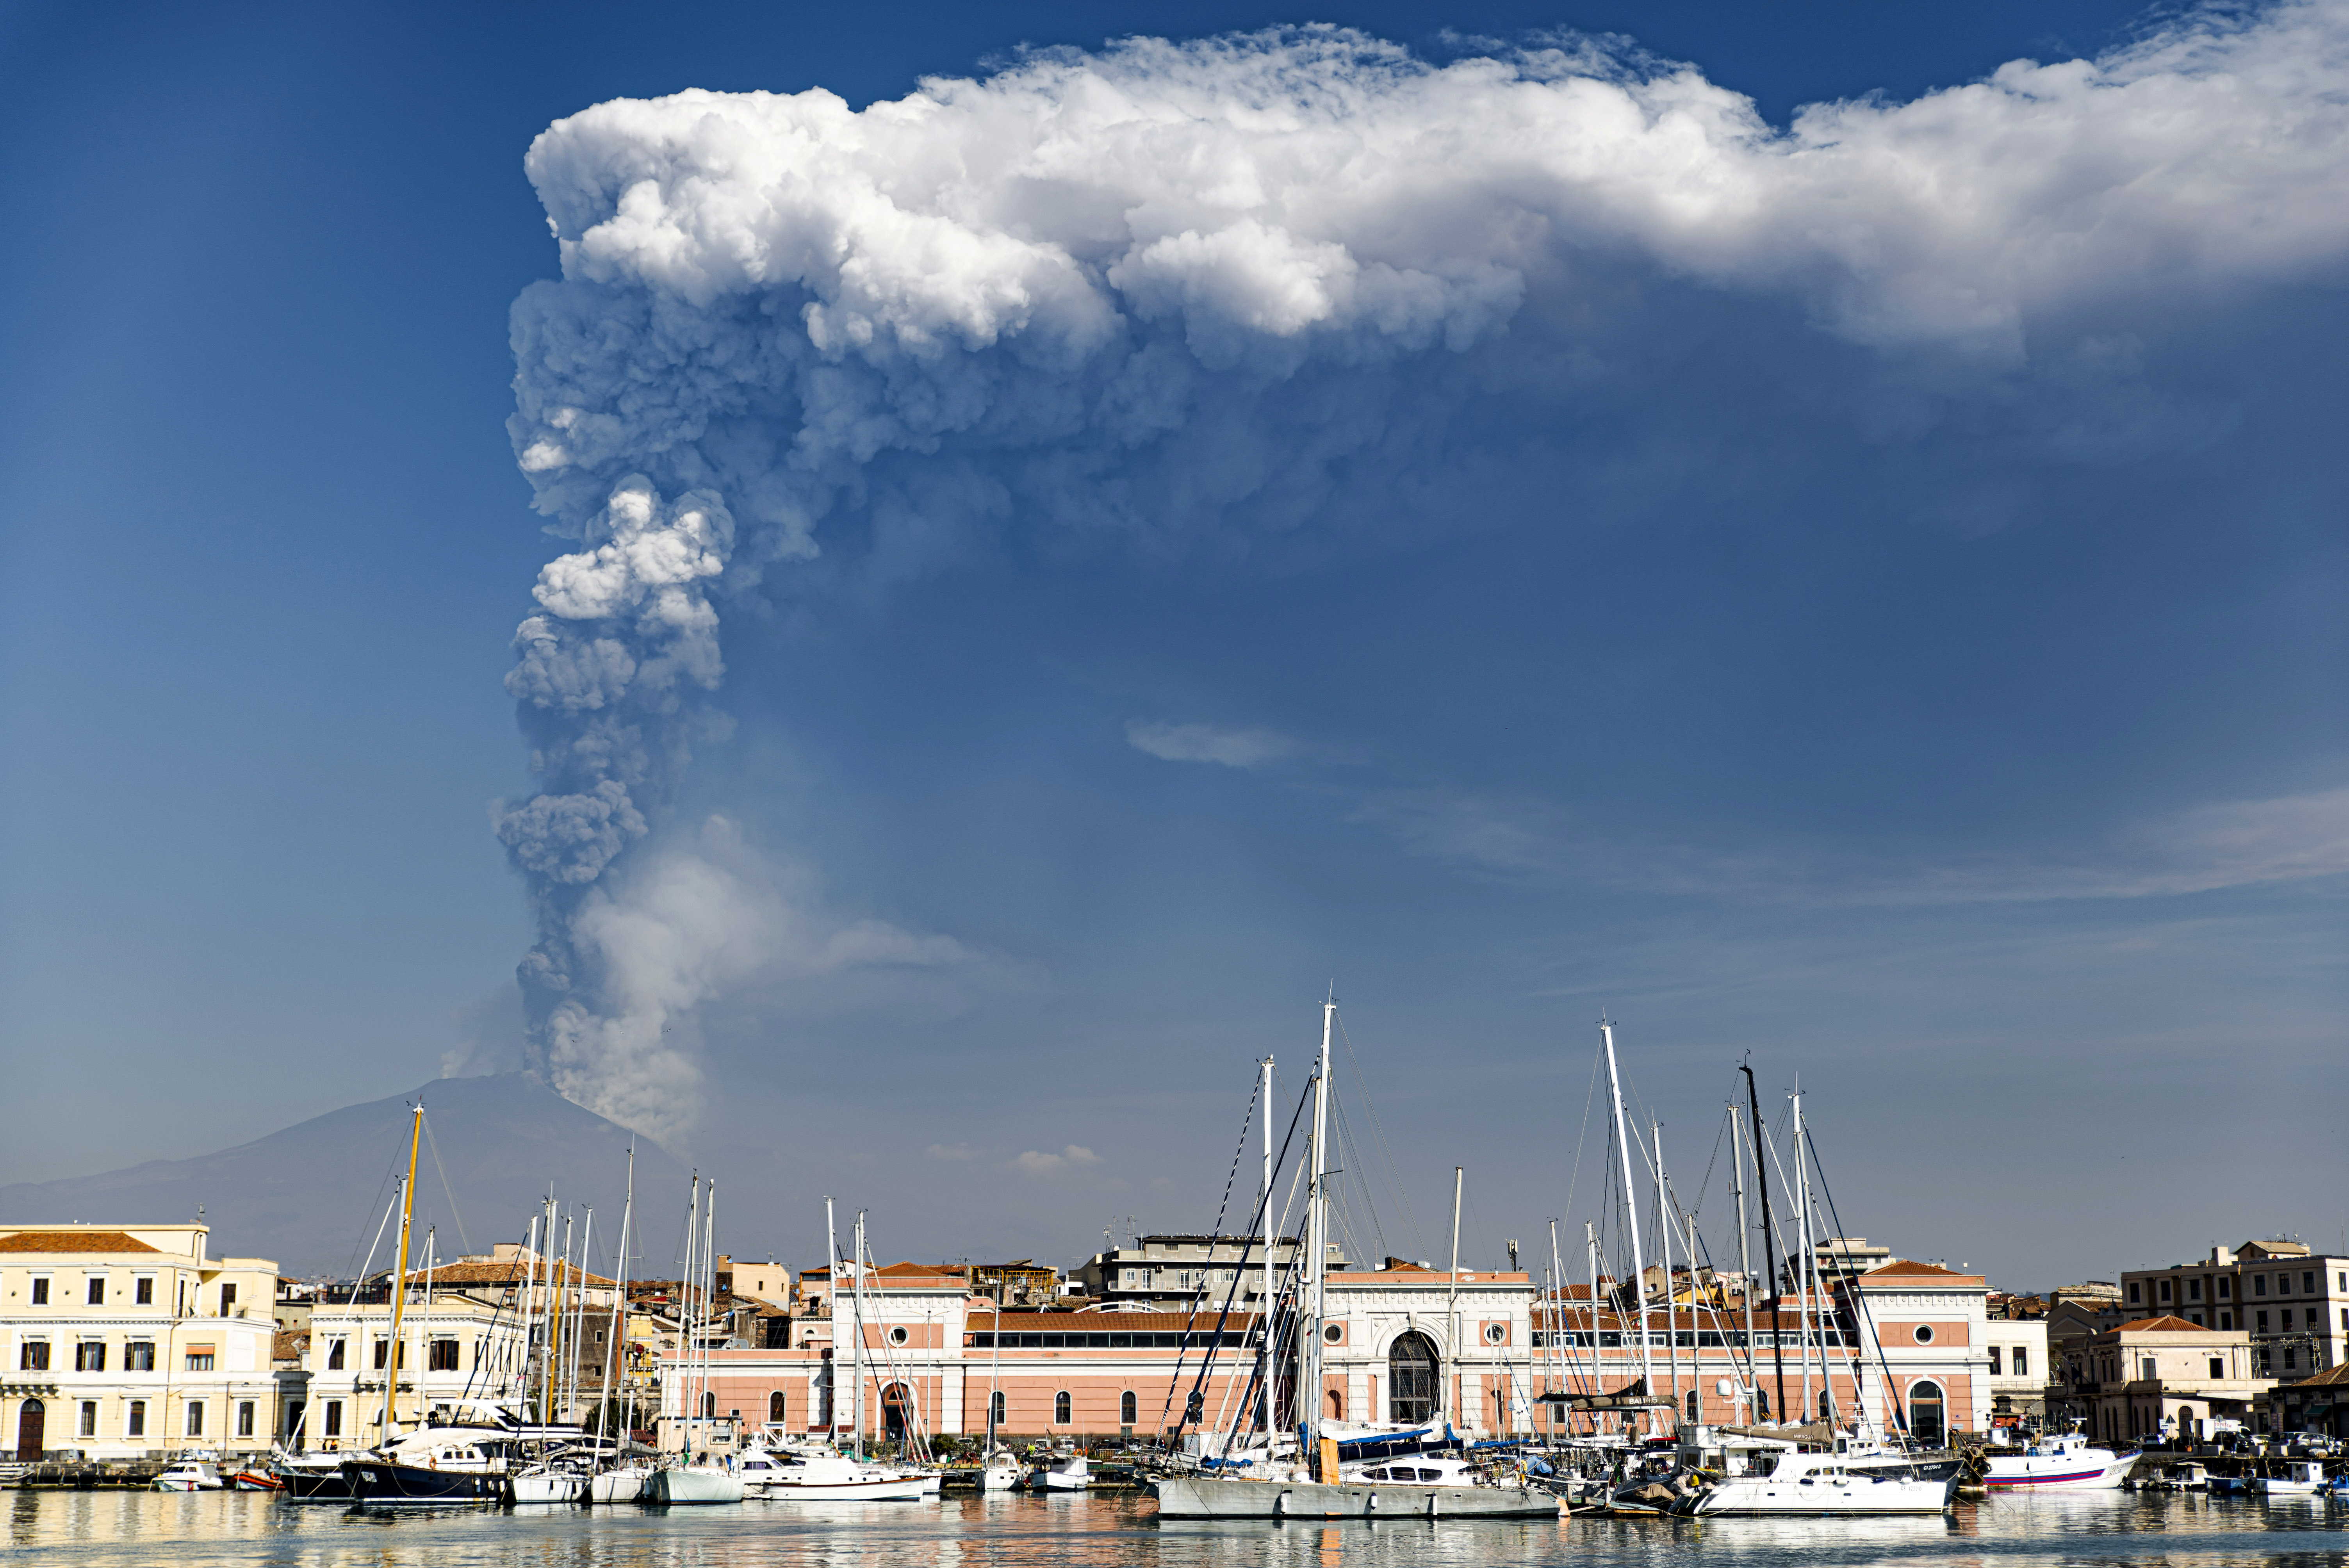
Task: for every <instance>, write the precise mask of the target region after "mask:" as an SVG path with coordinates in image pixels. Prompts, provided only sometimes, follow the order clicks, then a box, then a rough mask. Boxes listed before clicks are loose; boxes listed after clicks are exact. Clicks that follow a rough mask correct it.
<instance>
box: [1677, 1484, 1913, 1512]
mask: <svg viewBox="0 0 2349 1568" xmlns="http://www.w3.org/2000/svg"><path fill="white" fill-rule="evenodd" d="M1956 1490H1957V1482H1956V1480H1954V1479H1952V1480H1878V1479H1874V1478H1868V1477H1857V1476H1855V1477H1853V1478H1851V1481H1850V1483H1849V1484H1847V1485H1841V1486H1828V1485H1824V1484H1822V1485H1817V1486H1803V1485H1800V1484H1786V1485H1777V1484H1774V1483H1772V1482H1771V1481H1770V1480H1769V1479H1768V1478H1767V1477H1759V1478H1745V1477H1740V1478H1739V1479H1737V1480H1727V1481H1723V1482H1722V1483H1721V1484H1720V1485H1719V1486H1716V1487H1714V1488H1713V1490H1712V1491H1707V1492H1704V1493H1702V1494H1701V1495H1700V1496H1699V1497H1698V1498H1697V1499H1696V1500H1695V1501H1693V1502H1692V1503H1691V1504H1690V1505H1689V1506H1688V1507H1687V1509H1686V1510H1685V1511H1686V1512H1687V1513H1689V1514H1692V1515H1693V1516H1694V1517H1696V1518H1699V1519H1842V1518H1856V1519H1857V1518H1884V1517H1889V1516H1893V1515H1899V1514H1912V1515H1913V1514H1934V1513H1940V1512H1942V1511H1945V1510H1947V1509H1948V1507H1949V1506H1950V1496H1951V1493H1952V1492H1953V1491H1956Z"/></svg>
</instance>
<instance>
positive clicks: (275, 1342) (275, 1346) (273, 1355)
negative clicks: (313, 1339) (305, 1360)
mask: <svg viewBox="0 0 2349 1568" xmlns="http://www.w3.org/2000/svg"><path fill="white" fill-rule="evenodd" d="M309 1347H310V1336H308V1335H306V1334H305V1333H303V1332H302V1331H301V1330H300V1329H298V1328H281V1329H279V1330H278V1331H277V1332H276V1333H274V1334H273V1335H271V1336H269V1358H270V1359H271V1360H272V1361H299V1360H300V1359H302V1357H303V1354H304V1353H305V1351H307V1350H308V1349H309Z"/></svg>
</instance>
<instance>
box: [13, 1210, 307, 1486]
mask: <svg viewBox="0 0 2349 1568" xmlns="http://www.w3.org/2000/svg"><path fill="white" fill-rule="evenodd" d="M210 1235H211V1229H210V1227H209V1226H206V1225H201V1224H192V1225H139V1224H129V1225H100V1224H67V1225H0V1357H5V1361H0V1433H5V1434H6V1435H7V1437H8V1438H13V1439H14V1442H13V1449H12V1451H13V1452H14V1453H15V1454H16V1457H17V1458H19V1459H22V1460H37V1459H39V1458H41V1457H42V1456H43V1455H45V1454H46V1455H50V1456H57V1457H62V1456H67V1455H74V1454H78V1455H81V1456H84V1457H87V1458H89V1459H93V1460H109V1459H139V1458H156V1457H161V1456H163V1455H165V1454H167V1453H170V1452H171V1451H173V1450H176V1449H183V1448H211V1449H223V1450H226V1451H228V1452H232V1453H233V1452H243V1451H252V1450H256V1449H266V1448H267V1447H268V1446H269V1444H270V1443H271V1441H272V1440H273V1439H274V1438H275V1437H276V1436H277V1435H278V1433H279V1432H280V1431H281V1430H282V1429H283V1421H284V1418H285V1411H286V1410H287V1409H288V1408H295V1407H298V1406H299V1404H300V1400H301V1375H300V1373H299V1372H297V1371H295V1370H292V1369H286V1370H284V1371H281V1370H279V1369H277V1368H276V1367H274V1366H273V1357H272V1341H273V1338H274V1336H275V1334H276V1331H277V1324H276V1320H275V1318H274V1316H273V1315H272V1304H273V1302H274V1298H275V1295H276V1286H277V1265H276V1264H274V1263H273V1262H271V1261H270V1260H268V1259H266V1258H233V1257H231V1258H215V1257H212V1255H211V1254H210V1251H209V1243H210ZM0 1440H5V1439H0Z"/></svg>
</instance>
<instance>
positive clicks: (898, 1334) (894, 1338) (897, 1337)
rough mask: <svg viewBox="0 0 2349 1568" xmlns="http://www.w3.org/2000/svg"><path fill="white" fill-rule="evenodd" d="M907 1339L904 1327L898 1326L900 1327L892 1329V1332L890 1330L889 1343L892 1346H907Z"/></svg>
mask: <svg viewBox="0 0 2349 1568" xmlns="http://www.w3.org/2000/svg"><path fill="white" fill-rule="evenodd" d="M905 1339H906V1334H905V1328H904V1327H903V1326H898V1327H895V1328H892V1329H891V1330H889V1343H890V1344H892V1345H903V1344H905Z"/></svg>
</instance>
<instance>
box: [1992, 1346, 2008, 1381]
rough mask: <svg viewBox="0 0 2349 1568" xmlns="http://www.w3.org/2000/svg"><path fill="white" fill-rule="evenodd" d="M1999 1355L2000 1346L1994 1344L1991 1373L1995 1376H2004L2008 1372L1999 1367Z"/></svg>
mask: <svg viewBox="0 0 2349 1568" xmlns="http://www.w3.org/2000/svg"><path fill="white" fill-rule="evenodd" d="M1998 1356H1999V1352H1998V1346H1995V1345H1993V1346H1991V1347H1990V1375H1991V1376H1992V1377H2005V1376H2006V1374H2005V1373H2004V1372H2002V1371H2001V1370H2000V1369H1999V1365H1998Z"/></svg>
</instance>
